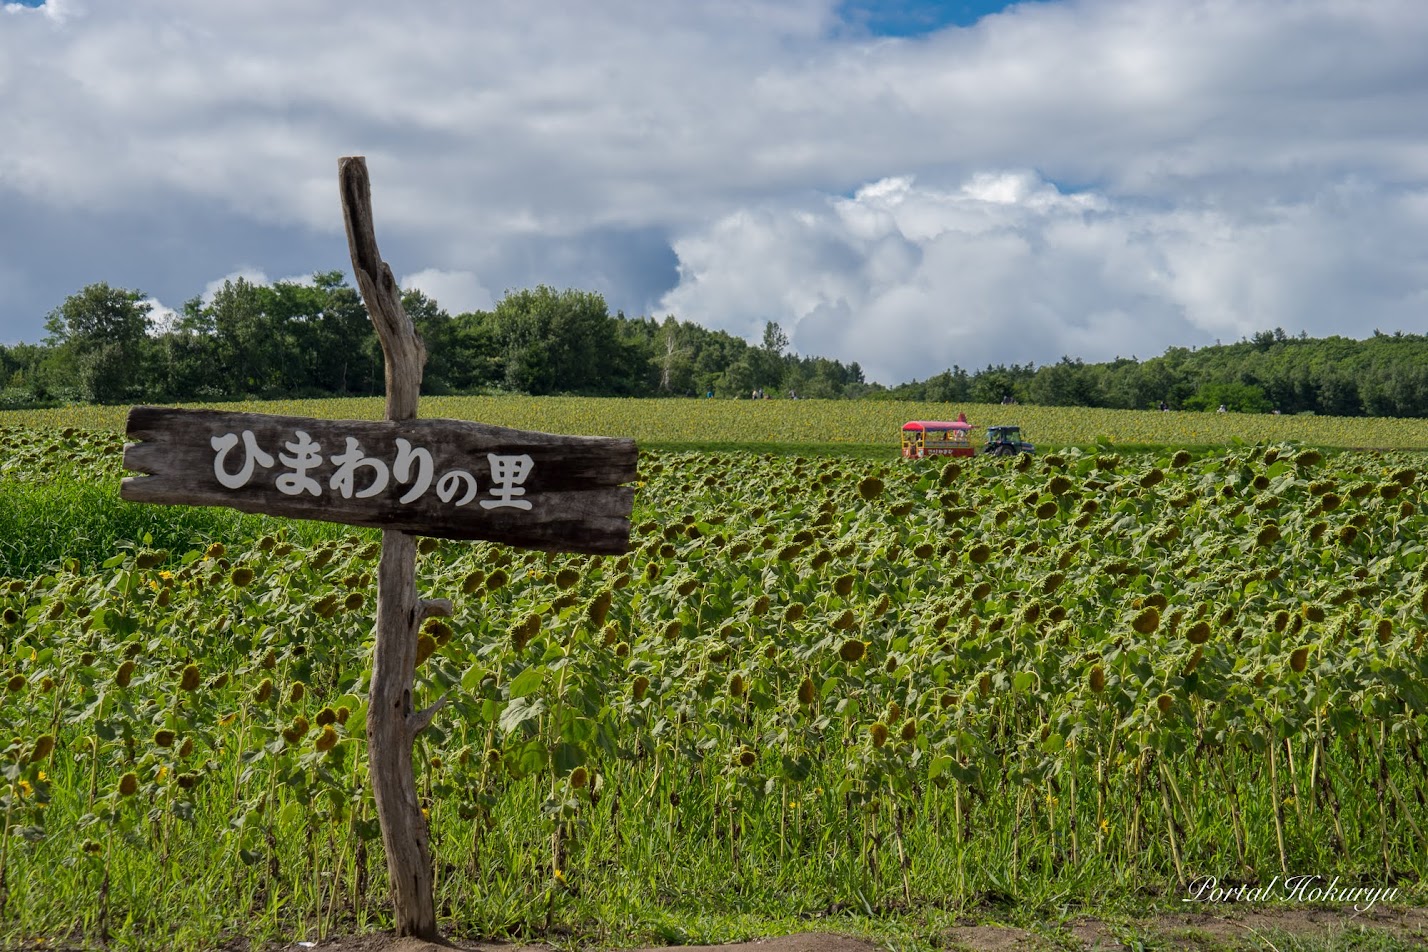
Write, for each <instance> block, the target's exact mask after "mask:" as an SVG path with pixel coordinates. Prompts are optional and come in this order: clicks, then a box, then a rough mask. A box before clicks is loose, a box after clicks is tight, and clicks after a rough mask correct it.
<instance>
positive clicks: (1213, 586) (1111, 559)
mask: <svg viewBox="0 0 1428 952" xmlns="http://www.w3.org/2000/svg"><path fill="white" fill-rule="evenodd" d="M3 441H4V444H5V447H6V457H5V462H4V463H3V465H0V479H3V480H4V493H5V494H10V493H12V492H18V491H19V490H18V487H19V486H20V485H21V484H24V485H25V486H29V487H31V488H32V489H33V487H34V486H36V485H45V484H52V483H58V484H60V485H68V484H71V483H74V484H80V483H93V484H95V485H98V486H101V487H102V488H103V490H104V491H105V492H107V493H111V494H112V493H115V492H116V491H117V487H116V484H115V482H116V479H117V477H118V476H119V475H120V474H119V468H118V465H119V464H118V452H117V447H118V446H119V443H120V441H119V439H118V438H117V437H115V436H114V435H112V433H104V432H98V431H94V432H91V431H84V430H74V429H70V430H66V431H64V432H60V431H58V430H45V431H41V430H35V429H26V428H14V427H12V428H11V429H9V430H7V431H5V433H4V435H3ZM891 452H892V451H891V450H890V453H889V455H890V456H891ZM640 475H641V483H640V485H639V487H638V491H637V494H636V509H635V519H634V522H635V526H636V529H635V532H634V534H633V539H632V543H633V546H634V547H633V549H632V551H631V552H630V553H629V554H627V555H624V556H620V557H594V556H572V555H549V554H544V553H528V552H523V551H518V550H512V549H505V548H501V547H497V546H494V545H488V544H484V543H454V542H445V541H437V540H424V541H423V542H422V543H421V546H420V551H421V553H422V554H421V557H420V560H419V562H418V573H419V580H418V585H419V588H420V590H421V591H422V592H423V594H425V595H427V596H429V597H449V598H451V599H453V601H454V602H455V606H456V610H455V614H454V615H453V617H451V618H449V619H430V620H428V621H427V622H426V624H425V627H424V629H423V633H422V636H421V640H420V643H419V648H418V656H419V659H420V662H419V665H418V670H417V676H418V686H419V692H420V693H421V695H422V697H420V698H418V699H415V700H414V704H415V705H416V706H423V705H425V704H428V703H431V702H433V701H435V700H436V699H437V698H439V697H442V696H446V697H447V698H448V699H449V703H448V705H447V707H446V708H445V709H444V710H443V711H442V712H441V714H440V715H439V716H438V717H437V720H436V722H435V723H434V724H433V725H432V727H431V728H429V729H428V730H427V731H426V732H425V733H424V734H422V735H421V737H420V739H419V741H418V758H417V759H418V764H419V767H418V769H419V776H418V788H419V790H420V791H421V794H422V797H423V801H424V802H423V806H424V808H425V810H426V811H427V814H428V818H429V822H430V824H431V828H432V845H433V852H434V854H435V857H436V862H437V901H438V907H439V915H440V916H441V918H442V922H443V926H444V927H448V928H450V929H451V930H452V931H455V932H458V933H460V932H470V933H473V934H480V935H487V936H490V935H507V936H513V937H522V936H530V935H549V934H550V930H551V929H553V928H554V929H561V928H564V929H571V930H575V931H576V932H577V933H578V934H580V935H583V936H591V937H593V938H594V939H596V940H598V939H599V938H600V937H601V936H602V935H604V934H606V931H610V930H612V931H615V932H618V933H619V934H621V935H656V936H664V937H666V938H670V937H678V938H682V939H691V940H692V939H698V938H699V937H700V935H701V933H700V932H699V926H698V923H699V919H700V916H701V915H703V914H705V913H707V912H708V911H710V910H715V911H721V910H722V911H727V912H733V913H738V914H747V915H754V916H762V917H771V918H777V917H790V918H793V917H813V916H838V915H854V916H882V915H892V914H898V913H906V912H919V911H922V913H925V914H929V915H930V914H933V913H932V912H930V911H937V910H942V911H948V912H949V914H955V912H956V911H957V910H959V909H966V908H971V907H975V906H977V905H978V904H982V903H986V902H997V901H1010V902H1014V903H1021V904H1026V905H1028V906H1029V907H1032V908H1052V907H1056V906H1060V905H1064V904H1066V903H1081V904H1085V903H1090V902H1096V903H1106V902H1111V903H1114V902H1120V901H1124V902H1143V901H1154V900H1155V899H1156V898H1157V897H1173V896H1175V895H1177V890H1180V889H1182V887H1183V885H1184V884H1186V883H1188V882H1190V881H1192V880H1193V879H1195V878H1197V877H1203V876H1214V877H1217V878H1218V879H1219V880H1220V881H1221V882H1226V883H1254V882H1262V881H1267V880H1269V879H1270V877H1272V876H1275V875H1280V876H1283V875H1286V874H1305V873H1312V874H1316V875H1320V876H1324V877H1335V876H1337V877H1341V878H1342V880H1343V881H1344V882H1346V883H1353V884H1365V885H1375V886H1393V887H1395V888H1398V889H1399V890H1400V898H1406V899H1409V900H1412V899H1413V898H1414V897H1416V898H1417V901H1420V902H1421V901H1422V899H1423V898H1424V895H1423V892H1422V889H1423V887H1422V885H1421V884H1422V882H1423V877H1424V876H1425V875H1428V836H1425V827H1428V761H1425V756H1426V755H1428V751H1425V749H1424V746H1425V733H1428V649H1425V645H1424V640H1425V632H1428V551H1425V548H1424V542H1425V535H1428V512H1425V506H1428V500H1425V499H1424V495H1425V486H1424V480H1423V477H1422V475H1421V459H1420V458H1419V457H1417V456H1414V455H1410V454H1406V453H1404V454H1400V453H1395V452H1379V451H1375V452H1356V453H1337V454H1329V455H1325V454H1323V453H1321V452H1320V451H1319V450H1317V449H1310V448H1304V447H1302V446H1296V445H1290V444H1284V443H1267V444H1257V445H1253V446H1241V447H1236V448H1234V449H1231V450H1229V451H1227V452H1217V453H1213V454H1201V453H1191V452H1188V451H1178V452H1173V453H1172V452H1165V453H1162V454H1139V455H1129V454H1127V455H1118V454H1116V453H1115V452H1112V451H1111V450H1108V449H1107V450H1102V451H1099V452H1096V451H1092V452H1082V451H1079V450H1075V449H1070V450H1065V451H1062V452H1058V453H1050V454H1042V455H1039V456H1036V457H1030V456H1023V457H1019V458H1018V459H1017V460H1015V461H1008V460H1002V459H995V458H976V459H970V460H957V461H951V462H945V461H925V462H917V463H909V462H903V461H901V460H893V459H891V458H890V459H888V460H864V459H849V458H840V457H836V456H817V457H807V458H804V457H795V456H776V455H768V454H763V455H760V454H755V453H748V452H730V453H717V452H716V453H685V452H672V451H660V452H652V453H644V454H642V456H641V462H640ZM3 499H4V496H3V495H0V500H3ZM113 505H114V506H115V507H120V506H122V505H125V504H120V503H118V502H117V501H115V502H114V503H113ZM90 508H93V507H90ZM130 508H136V509H139V508H143V507H130ZM146 511H148V510H146ZM183 512H184V511H183V510H173V511H164V512H160V514H159V516H160V519H161V520H162V519H170V520H175V519H176V520H179V521H178V522H177V523H175V524H176V525H179V526H180V527H184V526H186V527H187V528H184V529H182V531H169V533H168V534H167V535H165V536H163V537H162V538H160V536H159V535H158V534H157V533H156V532H150V531H147V530H145V531H144V535H145V536H147V538H145V537H143V536H141V537H138V538H132V539H130V540H128V541H127V542H126V541H124V540H122V539H117V540H116V541H113V542H112V543H106V544H107V545H110V548H109V549H106V550H105V551H103V552H101V553H100V555H102V558H100V557H96V558H93V559H86V558H82V557H72V558H66V559H61V560H58V561H56V562H55V563H54V564H52V565H48V566H46V567H43V568H38V569H36V570H35V571H33V572H31V573H28V574H18V573H17V574H16V575H15V576H14V577H10V578H4V579H0V658H3V659H4V662H3V663H4V665H5V668H4V670H3V671H0V682H3V688H0V690H3V695H0V738H6V739H10V740H9V743H8V746H7V747H6V748H5V749H4V750H3V752H0V807H3V810H4V821H3V822H4V836H3V838H0V903H3V920H0V921H3V923H4V929H5V930H6V932H5V934H13V935H19V936H57V935H59V936H62V935H75V934H79V935H84V936H95V935H102V936H117V937H120V938H124V937H128V939H129V940H130V941H132V942H134V943H137V944H138V945H140V946H142V945H143V942H144V941H147V940H149V939H152V937H153V936H155V935H163V936H164V937H165V938H166V941H175V942H176V943H177V944H193V945H201V944H204V943H214V942H218V941H220V940H222V939H223V938H224V937H229V936H233V935H247V936H254V937H256V938H263V937H265V936H272V935H278V934H282V935H293V934H307V935H310V936H313V935H318V934H322V933H324V932H328V931H331V930H332V929H334V928H348V929H351V928H364V927H366V928H370V927H375V926H378V925H380V924H381V923H382V922H384V921H385V918H384V917H385V916H386V915H387V911H386V910H387V906H386V886H385V865H384V862H383V859H382V854H381V840H380V836H379V832H378V829H377V825H376V820H375V811H374V808H373V804H372V802H371V794H370V790H369V787H368V783H367V778H366V760H365V738H364V733H363V726H364V723H365V715H366V702H365V678H366V677H367V674H368V665H369V663H370V655H371V639H372V630H371V629H372V617H373V604H374V601H375V589H374V581H373V576H374V574H375V570H376V558H377V548H378V547H377V545H376V539H377V536H376V534H375V533H350V532H348V531H347V530H345V529H343V528H342V527H322V528H321V530H315V529H311V528H310V527H309V526H310V524H301V523H288V522H283V521H280V520H275V519H274V520H267V519H261V518H255V517H244V520H243V521H241V522H240V521H234V522H232V523H225V524H221V525H219V526H218V528H219V529H221V530H222V537H217V538H215V537H211V536H212V534H213V531H214V526H213V525H208V524H201V523H191V524H190V523H184V522H183V521H182V518H183ZM5 514H6V513H5V511H4V504H0V516H4V515H5ZM96 518H97V517H96ZM82 519H83V515H82V514H81V515H76V514H74V513H70V514H68V515H66V516H65V517H64V518H63V519H57V520H56V521H55V522H54V523H53V524H51V525H50V527H49V529H48V530H42V529H35V528H30V529H28V530H25V531H27V532H31V533H42V532H43V531H49V532H54V533H59V534H60V535H61V536H65V537H66V538H68V536H66V533H74V534H76V535H75V538H76V539H80V537H83V536H85V532H84V531H83V530H82V529H80V530H77V529H76V528H75V525H76V524H77V521H82ZM31 525H32V526H33V525H34V524H31ZM39 525H43V524H42V523H41V524H39ZM156 540H157V541H156ZM80 541H82V539H81V540H80ZM75 544H76V545H78V542H76V543H75ZM1172 901H1173V900H1172ZM920 914H921V913H920ZM671 923H673V925H672V924H671Z"/></svg>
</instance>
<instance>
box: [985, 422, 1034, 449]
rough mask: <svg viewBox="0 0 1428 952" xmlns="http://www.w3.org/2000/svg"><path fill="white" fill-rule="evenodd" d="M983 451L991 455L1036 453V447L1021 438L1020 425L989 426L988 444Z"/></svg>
mask: <svg viewBox="0 0 1428 952" xmlns="http://www.w3.org/2000/svg"><path fill="white" fill-rule="evenodd" d="M982 452H983V453H985V454H989V455H991V456H1015V455H1016V454H1018V453H1035V452H1036V447H1035V446H1033V445H1032V444H1030V443H1028V442H1026V441H1025V440H1023V439H1022V438H1021V427H1019V426H989V427H987V445H986V446H984V447H982Z"/></svg>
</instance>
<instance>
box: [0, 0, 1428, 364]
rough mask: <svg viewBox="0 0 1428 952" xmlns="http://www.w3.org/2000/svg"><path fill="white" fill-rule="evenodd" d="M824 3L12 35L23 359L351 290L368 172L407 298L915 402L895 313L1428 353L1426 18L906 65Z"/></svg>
mask: <svg viewBox="0 0 1428 952" xmlns="http://www.w3.org/2000/svg"><path fill="white" fill-rule="evenodd" d="M836 9H837V3H836V2H835V0H740V2H737V3H727V4H722V3H721V4H671V3H662V2H656V0H608V2H602V3H598V4H590V3H583V2H580V0H537V2H530V3H528V2H515V0H503V2H496V3H489V4H470V3H466V2H463V0H432V2H430V3H423V4H416V5H406V6H398V5H393V4H390V3H384V2H378V0H341V2H339V0H312V2H310V3H304V4H296V5H294V4H291V3H286V2H281V0H245V2H243V3H202V4H195V3H192V2H188V0H129V2H125V3H89V4H84V5H81V4H80V3H79V2H78V0H50V2H49V3H47V4H46V5H45V6H44V7H41V8H39V9H38V10H16V9H14V8H13V7H11V6H7V7H5V10H4V12H5V15H4V16H3V17H0V90H3V93H4V95H3V97H0V142H5V143H7V148H5V149H3V150H0V219H3V220H5V221H6V224H7V227H6V230H5V233H4V234H0V259H3V260H6V261H7V262H8V263H10V264H11V265H13V266H14V268H15V271H16V272H17V273H20V274H22V275H24V279H23V280H18V279H17V280H10V279H8V278H5V277H4V276H3V275H0V339H13V338H28V339H37V338H38V336H39V330H38V328H39V326H40V323H41V322H42V319H43V317H42V316H43V314H44V313H45V312H46V311H47V310H48V309H49V308H51V307H53V306H54V305H55V304H56V303H57V302H58V301H60V300H63V298H64V297H65V295H67V294H69V293H72V292H73V291H75V290H77V288H78V287H79V286H80V285H81V284H82V283H84V282H85V281H87V280H108V281H110V282H111V283H120V284H125V285H127V286H132V287H141V288H144V289H145V290H146V291H149V292H152V293H154V294H156V295H157V296H158V297H160V298H162V299H166V300H182V299H185V298H186V297H189V296H191V295H192V294H193V293H195V290H196V289H198V288H199V287H201V286H202V283H203V282H204V281H205V280H206V278H207V276H209V275H212V274H216V273H220V272H221V271H223V270H225V269H227V268H230V267H232V264H233V262H246V263H248V264H249V265H250V266H251V267H252V268H253V269H254V270H255V271H264V272H267V273H270V274H294V273H309V272H311V271H314V270H325V269H329V268H333V267H342V268H345V267H346V243H345V239H344V236H343V233H342V223H341V216H340V212H339V203H338V197H337V193H336V174H335V173H336V160H337V158H338V157H339V156H342V155H348V154H365V155H367V156H368V159H369V166H370V170H371V174H372V181H373V202H374V211H375V217H376V227H377V233H378V236H379V238H380V240H381V242H382V248H383V251H384V253H385V254H386V255H387V257H388V260H389V261H390V262H391V263H392V266H393V269H394V271H396V273H398V274H408V275H412V276H413V277H415V276H417V275H420V274H426V273H430V274H431V276H432V279H433V280H444V279H442V278H440V277H438V275H459V274H462V273H465V274H468V275H473V276H474V275H479V276H480V277H479V281H478V280H477V279H476V278H475V277H471V278H469V279H462V280H467V281H469V282H472V283H473V284H472V285H471V286H468V287H467V290H466V291H457V290H451V291H448V292H447V295H452V294H460V293H467V292H469V293H471V294H473V295H477V296H478V297H479V292H480V291H481V290H484V289H487V288H491V289H501V290H504V289H507V288H513V287H524V286H530V285H533V284H536V283H541V282H544V283H549V284H552V285H555V286H559V287H565V286H576V287H586V288H591V289H598V290H600V291H602V293H604V294H605V295H606V297H607V299H608V300H610V303H611V305H612V307H616V308H623V309H625V310H627V311H629V312H631V313H639V312H641V311H643V310H645V309H648V308H650V307H652V306H653V305H654V304H656V303H660V304H665V303H668V304H669V305H671V306H672V305H676V304H677V305H679V306H680V307H684V308H687V309H688V312H687V313H682V314H681V316H682V317H689V318H697V319H700V320H704V321H708V322H710V323H713V324H716V325H717V326H723V327H739V328H752V327H753V326H754V325H761V322H762V320H763V319H767V318H769V317H776V316H778V315H794V320H795V321H796V322H797V323H798V324H799V325H800V329H799V332H798V336H797V337H796V342H797V343H798V345H799V346H800V347H801V348H803V349H805V350H813V349H814V348H815V346H816V347H827V348H832V347H834V346H837V347H839V348H840V349H839V350H837V351H832V350H830V351H829V354H830V356H837V357H840V358H842V359H845V360H855V359H856V360H861V361H862V362H863V363H865V364H866V365H867V366H868V367H870V368H872V367H874V366H876V367H879V368H880V370H879V373H882V374H884V375H887V376H889V377H890V378H892V377H896V376H898V375H901V374H903V373H905V372H907V371H906V370H905V369H904V368H905V367H911V366H914V365H913V364H904V363H902V362H900V361H895V360H894V359H893V357H892V352H891V349H890V348H891V345H889V344H886V343H884V337H885V335H884V333H883V331H884V329H885V328H884V326H883V325H882V324H879V323H878V322H885V323H886V322H891V323H892V325H893V326H898V327H904V326H906V327H915V328H921V329H923V331H924V332H925V334H926V335H927V339H928V340H929V341H937V340H944V339H945V340H946V341H948V342H949V343H948V346H949V347H950V346H952V345H953V344H955V345H956V346H957V348H959V353H965V352H967V351H968V349H969V348H971V350H972V352H974V353H982V354H983V355H986V356H990V358H991V359H993V360H1000V359H1007V360H1010V359H1025V357H1029V356H1032V355H1035V356H1036V359H1046V354H1047V353H1049V354H1050V355H1051V357H1052V359H1054V357H1055V356H1059V351H1062V350H1065V351H1069V352H1072V353H1077V354H1080V355H1082V356H1086V357H1092V356H1095V354H1096V353H1098V352H1099V348H1103V347H1105V346H1112V345H1107V344H1106V343H1105V342H1106V341H1108V340H1112V339H1116V340H1120V341H1122V342H1123V343H1122V344H1120V345H1114V350H1117V351H1121V352H1128V351H1131V350H1132V349H1134V351H1135V352H1137V353H1139V354H1140V355H1141V356H1145V355H1146V354H1149V353H1158V352H1160V351H1162V350H1163V349H1164V348H1165V347H1166V346H1167V345H1170V344H1193V343H1196V342H1197V341H1198V342H1206V341H1207V340H1212V339H1213V337H1215V336H1221V337H1233V336H1235V335H1236V334H1238V333H1241V332H1242V329H1259V328H1263V327H1265V326H1273V325H1274V324H1282V325H1283V326H1284V327H1285V328H1286V330H1289V331H1291V332H1297V331H1298V330H1299V329H1307V330H1310V331H1311V332H1315V333H1324V332H1329V331H1338V332H1340V333H1347V334H1354V333H1364V332H1367V330H1371V329H1372V328H1373V327H1375V326H1378V327H1383V328H1386V329H1389V328H1391V329H1397V328H1399V327H1401V328H1402V329H1404V330H1410V331H1420V332H1421V331H1428V318H1425V316H1424V315H1425V309H1424V308H1423V307H1422V306H1421V305H1422V300H1423V295H1424V294H1425V288H1428V279H1425V277H1424V268H1425V262H1428V240H1425V238H1428V226H1425V223H1424V219H1423V212H1422V205H1423V198H1422V195H1423V194H1424V191H1425V189H1428V110H1424V109H1423V103H1424V102H1425V101H1428V58H1425V57H1424V56H1423V50H1424V49H1428V4H1424V3H1422V2H1421V0H1296V2H1294V3H1285V2H1282V0H1052V2H1044V3H1036V4H1021V5H1016V6H1013V7H1011V8H1010V9H1009V10H1008V11H1007V12H1005V13H1004V14H1002V15H998V16H992V17H988V18H986V19H983V20H982V21H981V22H979V23H978V24H976V25H975V26H972V27H969V28H965V29H961V28H949V29H946V30H943V31H940V32H938V33H935V34H933V35H930V36H925V37H920V38H917V39H912V40H904V39H886V38H876V37H867V36H864V35H862V34H861V33H860V32H858V31H857V30H845V29H840V28H839V25H838V24H837V22H836V16H835V11H836ZM1415 202H1416V203H1417V204H1416V205H1415ZM55 222H63V223H64V226H63V228H61V227H60V226H59V225H56V224H53V223H55ZM671 247H674V248H675V249H677V251H678V254H679V256H680V261H679V264H680V266H681V268H682V271H681V272H680V274H681V275H682V277H680V278H678V279H677V278H676V276H675V273H674V269H673V252H672V251H671V250H670V249H671ZM735 268H737V269H738V270H739V273H740V274H741V279H740V280H739V281H736V280H734V278H733V277H731V276H730V275H731V274H732V273H734V272H732V271H731V270H730V269H735ZM445 280H455V279H445ZM676 280H677V281H678V283H677V284H676ZM735 285H738V286H735ZM949 295H950V297H949ZM435 296H437V297H438V300H441V301H442V303H443V305H446V306H448V308H449V309H453V310H456V309H460V305H456V304H454V303H452V302H449V301H447V300H445V299H444V297H443V296H442V295H435ZM488 296H489V295H488ZM1405 301H1407V302H1414V301H1416V302H1417V305H1416V307H1410V306H1409V305H1408V304H1405V303H1404V302H1405ZM1004 308H1005V309H1008V310H1003V309H1004ZM989 327H992V328H998V329H1011V328H1017V329H1019V331H1020V332H1021V333H1022V334H1023V337H1021V338H1020V339H1018V340H1017V341H1016V342H1015V343H1016V344H1017V346H1016V347H1011V346H1009V345H999V346H997V347H995V348H992V347H985V346H981V347H980V348H979V344H978V342H979V341H983V340H986V339H987V338H988V336H989V334H990V332H989V330H988V328H989ZM863 347H866V348H868V350H867V351H866V352H864V351H862V350H859V349H858V348H863ZM1019 355H1025V357H1024V356H1019ZM924 359H925V360H929V361H930V360H932V359H933V356H928V357H926V358H924ZM936 359H938V360H942V359H943V358H942V357H941V355H940V353H939V354H936ZM937 369H940V368H937ZM922 372H925V371H922Z"/></svg>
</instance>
